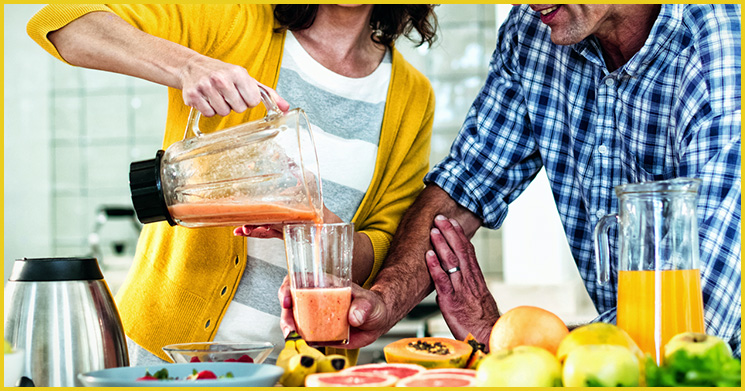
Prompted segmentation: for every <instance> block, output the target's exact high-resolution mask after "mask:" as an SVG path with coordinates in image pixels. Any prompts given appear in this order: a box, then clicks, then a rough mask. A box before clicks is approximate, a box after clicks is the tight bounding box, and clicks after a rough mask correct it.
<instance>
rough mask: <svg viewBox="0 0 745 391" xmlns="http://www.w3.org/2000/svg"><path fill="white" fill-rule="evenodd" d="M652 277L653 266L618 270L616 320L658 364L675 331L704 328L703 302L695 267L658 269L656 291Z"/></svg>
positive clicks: (699, 279)
mask: <svg viewBox="0 0 745 391" xmlns="http://www.w3.org/2000/svg"><path fill="white" fill-rule="evenodd" d="M655 278H656V276H655V271H654V270H631V271H629V270H621V271H619V272H618V313H617V324H618V327H620V328H622V329H624V330H626V332H628V333H629V335H630V336H631V338H633V339H634V341H636V343H637V344H638V345H639V348H640V349H641V350H642V351H643V352H644V353H649V354H650V355H652V357H653V358H655V360H656V361H657V363H658V364H660V363H661V358H662V348H663V347H664V346H665V344H666V343H667V342H668V341H669V340H670V338H672V337H673V336H674V335H675V334H678V333H681V332H684V331H695V332H701V333H703V332H704V305H703V299H702V294H701V277H700V273H699V270H698V269H689V270H663V271H660V272H659V276H658V277H657V278H658V279H659V282H660V285H659V289H658V292H657V293H656V292H655V291H656V289H655V288H656V285H655Z"/></svg>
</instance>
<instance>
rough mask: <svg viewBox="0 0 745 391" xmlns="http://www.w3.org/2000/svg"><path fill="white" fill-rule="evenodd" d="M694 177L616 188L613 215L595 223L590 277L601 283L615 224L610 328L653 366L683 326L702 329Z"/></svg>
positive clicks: (606, 270)
mask: <svg viewBox="0 0 745 391" xmlns="http://www.w3.org/2000/svg"><path fill="white" fill-rule="evenodd" d="M700 184H701V180H699V179H690V178H677V179H671V180H665V181H656V182H645V183H635V184H626V185H621V186H617V187H616V188H615V190H616V195H617V196H618V200H619V212H618V214H612V215H607V216H605V217H603V218H602V219H601V220H600V221H599V222H598V224H597V226H596V227H595V253H596V261H597V275H598V282H599V283H600V284H605V283H607V282H608V280H609V275H610V262H611V260H610V259H609V258H610V257H609V248H608V229H609V228H610V225H611V224H612V223H614V222H615V223H618V227H619V235H618V241H619V256H618V308H617V310H618V312H617V325H618V326H619V327H620V328H622V329H624V330H626V332H628V333H629V335H630V336H631V337H632V338H633V339H634V340H635V341H636V343H637V344H638V345H639V348H641V350H642V351H643V352H645V353H648V354H650V355H651V356H652V357H653V358H654V359H655V360H656V361H657V363H658V364H659V363H661V360H662V356H663V350H662V349H663V347H664V346H665V344H666V343H667V342H668V341H669V340H670V338H671V337H672V336H673V335H675V334H677V333H680V332H683V331H696V332H704V316H703V312H704V310H703V300H702V293H701V280H700V271H699V246H698V223H697V217H696V202H697V197H698V196H697V193H698V188H699V185H700Z"/></svg>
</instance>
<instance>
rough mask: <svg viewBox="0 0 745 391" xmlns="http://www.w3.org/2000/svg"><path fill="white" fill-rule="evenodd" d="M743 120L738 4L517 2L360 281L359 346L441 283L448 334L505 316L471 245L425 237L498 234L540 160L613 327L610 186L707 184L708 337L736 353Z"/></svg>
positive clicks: (592, 290)
mask: <svg viewBox="0 0 745 391" xmlns="http://www.w3.org/2000/svg"><path fill="white" fill-rule="evenodd" d="M740 124H741V119H740V6H739V5H677V4H665V5H661V6H660V5H651V4H646V5H600V4H597V5H579V4H576V5H575V4H567V5H531V6H520V7H515V8H513V9H512V12H511V13H510V15H509V17H508V19H507V21H506V22H505V23H504V24H503V25H502V27H501V28H500V31H499V39H498V46H497V49H496V50H495V52H494V54H493V57H492V61H491V66H490V72H489V75H488V78H487V80H486V83H485V85H484V87H483V89H482V91H481V92H480V94H479V95H478V97H477V98H476V100H475V101H474V103H473V106H472V107H471V110H470V111H469V113H468V115H467V117H466V120H465V122H464V124H463V127H462V128H461V131H460V133H459V135H458V137H457V139H456V140H455V141H454V143H453V146H452V149H451V152H450V155H449V156H448V157H446V158H445V159H444V160H443V161H442V162H440V163H439V164H438V165H437V166H436V167H435V168H434V169H433V170H432V171H431V172H430V173H429V174H428V176H427V177H426V179H425V180H426V181H427V188H426V189H425V191H424V192H423V193H422V194H421V195H420V196H419V198H418V200H417V201H416V202H415V203H414V204H413V205H412V207H411V208H409V211H408V212H407V214H406V215H405V217H404V219H403V221H402V224H401V225H400V226H399V229H398V231H397V233H396V236H395V237H394V241H393V244H392V247H391V252H390V253H389V256H388V258H387V259H386V262H385V265H384V268H383V269H382V270H381V271H380V273H379V274H378V276H377V279H376V280H375V284H374V285H373V286H372V288H371V290H370V291H364V290H356V291H355V298H354V302H353V305H352V308H351V311H350V316H349V319H350V322H351V324H352V325H353V326H356V327H355V328H354V331H353V335H352V342H351V344H352V346H363V345H366V344H369V343H371V342H372V341H373V340H375V339H376V338H378V337H379V336H380V335H382V334H383V333H384V332H386V331H387V330H388V329H390V328H391V327H392V326H393V325H394V324H395V323H396V322H397V321H398V320H400V319H401V318H403V317H404V316H405V315H406V314H407V313H408V312H409V311H410V310H411V309H412V308H413V307H414V306H415V305H416V304H417V303H418V302H420V301H421V300H422V299H423V298H424V297H425V296H426V295H427V294H429V293H430V292H431V291H432V290H433V288H434V287H435V286H436V288H437V293H438V302H439V304H440V307H441V309H442V311H443V315H444V316H445V319H446V321H447V322H448V324H449V326H450V328H451V331H452V332H453V334H454V335H455V336H456V337H458V338H462V337H463V336H464V335H465V333H467V332H471V333H473V334H474V335H475V336H476V337H477V339H478V340H480V341H482V342H484V341H487V340H488V337H489V334H490V332H491V326H492V325H493V324H494V322H495V321H496V319H497V318H498V317H499V313H498V310H497V305H496V303H495V301H494V299H493V298H492V296H491V294H490V293H489V291H488V290H487V289H486V285H485V284H484V281H483V276H482V274H481V272H480V271H479V269H478V264H477V263H476V261H475V258H474V257H473V254H472V253H471V254H468V248H467V246H462V248H459V249H457V248H456V249H454V251H455V252H457V253H458V254H459V256H458V257H440V259H439V260H438V257H437V255H436V254H435V252H434V251H432V250H431V248H432V247H431V244H430V243H431V242H430V235H432V242H434V243H439V245H440V248H443V247H442V244H443V243H444V241H445V240H446V237H448V236H449V237H450V239H452V238H455V235H456V231H455V230H462V231H463V232H464V234H465V235H466V236H467V237H471V236H472V235H473V234H474V232H475V231H476V230H477V229H478V228H479V227H480V226H482V225H483V226H486V227H488V228H498V227H499V226H500V225H501V223H502V221H503V219H504V217H505V215H506V214H507V209H508V205H509V203H510V202H512V201H513V200H514V199H515V198H516V197H517V196H518V195H519V194H520V193H521V192H522V191H523V190H524V189H525V187H526V186H527V185H528V183H529V182H530V181H531V180H532V178H533V177H534V176H535V175H536V173H537V172H538V171H539V170H540V168H541V167H544V168H545V170H546V173H547V176H548V178H549V181H550V184H551V188H552V192H553V195H554V199H555V201H556V204H557V208H558V211H559V214H560V216H561V220H562V223H563V225H564V229H565V232H566V235H567V239H568V241H569V244H570V248H571V251H572V254H573V257H574V260H575V262H576V264H577V268H578V269H579V272H580V275H581V276H582V279H583V280H584V283H585V286H586V288H587V291H588V293H589V294H590V297H591V299H592V301H593V302H594V304H595V307H596V308H597V310H598V312H599V314H600V316H599V317H598V319H597V320H598V321H606V322H615V314H616V284H615V282H616V281H615V279H613V280H611V283H610V284H607V285H605V286H600V285H598V284H597V283H596V276H595V270H594V259H593V241H592V231H593V228H594V227H595V224H596V223H597V222H598V220H599V218H600V217H602V216H603V215H605V214H606V213H610V212H612V211H614V210H617V208H618V206H617V199H616V197H615V196H614V194H613V187H614V186H616V185H620V184H624V183H635V182H645V181H651V180H662V179H670V178H674V177H696V178H701V179H702V180H703V183H702V186H701V188H700V191H699V203H698V217H699V228H700V231H699V239H700V248H701V276H702V288H703V298H704V305H705V323H706V331H707V333H710V334H715V335H717V336H720V337H722V338H723V339H725V340H726V341H728V342H729V344H730V345H731V347H732V349H733V351H734V353H735V355H736V356H738V357H739V356H740V334H741V330H740V313H741V294H740V194H741V192H740ZM444 216H447V218H446V217H444ZM433 221H434V228H433ZM453 222H455V225H453ZM443 235H444V237H443ZM448 241H449V240H448ZM451 243H457V242H451ZM612 244H613V247H612V253H611V254H612V256H613V259H615V252H616V249H617V246H616V244H615V243H612ZM530 245H540V241H539V239H536V242H535V243H532V244H530ZM425 260H426V262H425ZM453 260H455V261H456V262H457V263H453V264H450V263H451V262H453ZM441 262H442V263H441ZM428 263H429V270H428ZM430 271H431V272H432V276H433V278H434V281H435V283H434V284H433V280H432V279H431V278H430ZM448 273H450V274H448ZM612 274H613V273H612ZM286 314H287V313H286Z"/></svg>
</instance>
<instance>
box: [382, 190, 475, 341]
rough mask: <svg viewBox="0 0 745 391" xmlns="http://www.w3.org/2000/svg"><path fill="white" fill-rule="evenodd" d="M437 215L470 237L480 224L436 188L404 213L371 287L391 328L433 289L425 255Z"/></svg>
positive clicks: (422, 196)
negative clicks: (382, 302)
mask: <svg viewBox="0 0 745 391" xmlns="http://www.w3.org/2000/svg"><path fill="white" fill-rule="evenodd" d="M438 214H442V215H444V216H446V217H449V218H455V219H456V220H458V222H459V223H460V224H461V225H462V226H463V228H464V231H465V233H466V235H467V236H468V237H469V238H470V237H471V236H473V234H474V233H475V232H476V230H477V229H478V227H479V226H480V225H481V221H480V220H479V219H478V218H477V217H476V216H475V215H474V214H472V213H471V212H470V211H468V210H467V209H465V208H463V207H461V206H460V205H458V204H457V203H456V202H455V201H453V199H452V198H450V196H449V195H448V194H447V193H445V191H443V190H442V189H440V188H439V187H437V186H436V185H428V186H427V188H426V189H424V191H423V192H422V193H421V194H420V195H419V197H418V198H417V199H416V201H415V202H414V203H413V204H412V205H411V206H410V207H409V209H408V210H407V212H406V214H404V217H403V218H402V220H401V223H400V224H399V226H398V229H397V230H396V234H395V235H394V237H393V243H392V244H391V249H390V251H389V253H388V257H387V258H386V260H385V262H384V263H383V268H382V269H381V270H380V272H379V273H378V275H377V277H376V279H375V283H374V284H373V286H372V287H371V290H372V291H375V292H377V293H378V294H379V295H380V296H381V298H382V299H383V301H384V303H385V306H386V308H387V309H388V313H389V314H390V315H391V316H390V318H389V320H390V321H391V322H393V323H392V324H389V325H388V326H389V327H392V326H393V325H394V324H395V323H396V322H398V321H399V320H401V319H403V317H405V316H406V314H408V313H409V311H411V309H412V308H414V306H416V305H417V304H418V303H419V302H421V301H422V300H423V299H424V298H425V297H426V296H427V295H428V294H429V293H430V292H432V290H433V289H434V285H433V284H432V280H431V278H430V276H429V271H428V269H427V264H426V262H425V258H424V254H425V253H426V251H427V250H429V249H431V248H432V245H431V243H430V240H429V234H430V230H431V229H432V227H433V226H434V225H433V221H434V218H435V216H437V215H438Z"/></svg>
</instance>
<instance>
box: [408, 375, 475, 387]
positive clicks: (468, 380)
mask: <svg viewBox="0 0 745 391" xmlns="http://www.w3.org/2000/svg"><path fill="white" fill-rule="evenodd" d="M475 385H476V378H475V377H474V376H470V375H454V374H452V373H432V374H430V373H427V372H425V373H422V374H419V375H416V376H410V377H407V378H405V379H401V380H399V381H398V383H396V387H473V386H475Z"/></svg>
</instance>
